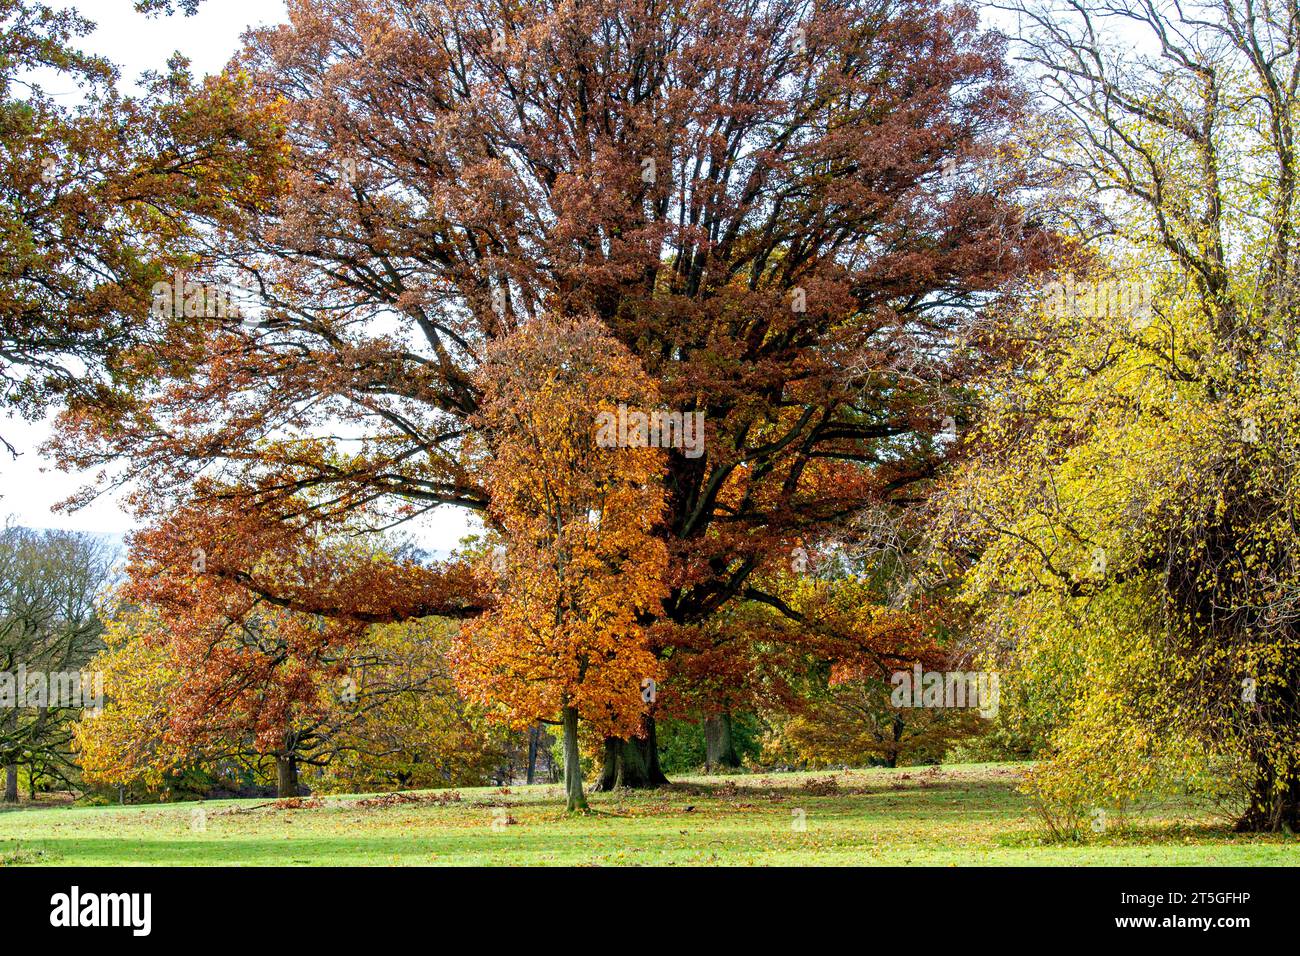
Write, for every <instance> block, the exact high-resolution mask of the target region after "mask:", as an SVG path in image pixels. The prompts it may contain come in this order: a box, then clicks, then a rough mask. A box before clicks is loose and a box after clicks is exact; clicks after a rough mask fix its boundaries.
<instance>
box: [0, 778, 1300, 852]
mask: <svg viewBox="0 0 1300 956" xmlns="http://www.w3.org/2000/svg"><path fill="white" fill-rule="evenodd" d="M1019 773H1020V770H1019V768H1017V767H1015V766H1014V765H997V764H978V765H965V766H954V767H945V768H943V769H942V770H941V771H935V770H925V769H923V768H910V769H905V770H855V771H844V772H840V773H836V774H830V773H815V774H806V773H791V774H753V775H734V776H726V777H686V778H680V779H678V780H676V781H675V782H674V784H673V786H671V787H668V788H664V789H661V790H657V791H649V792H623V793H616V794H595V795H593V796H592V798H591V803H592V809H593V810H594V811H595V812H594V813H592V814H590V815H587V816H572V817H570V816H566V815H565V814H564V812H563V809H562V800H563V795H562V792H561V789H560V788H559V787H558V786H536V787H515V788H512V789H511V790H509V792H503V791H501V790H495V789H465V790H461V791H460V796H461V799H460V801H459V802H450V803H445V804H439V803H436V802H433V800H432V797H434V796H436V795H437V792H436V791H432V792H428V793H426V794H425V795H424V796H425V798H424V799H422V800H420V801H419V802H400V803H394V804H392V805H370V806H365V805H359V804H358V802H357V801H358V797H355V796H347V797H325V798H323V805H322V806H319V807H310V808H305V809H284V808H280V807H277V806H275V805H274V803H273V802H269V801H266V800H219V801H209V802H206V803H204V804H202V807H203V811H204V813H205V814H206V829H203V830H202V831H196V830H195V829H193V828H192V827H191V821H192V816H193V813H194V810H195V808H196V807H198V806H199V804H194V803H181V804H156V805H149V806H131V807H61V808H48V809H18V810H11V811H8V812H3V813H0V864H10V865H43V864H44V865H49V864H53V865H67V866H78V865H84V866H100V865H105V866H106V865H121V864H134V865H151V864H168V865H176V864H182V865H184V864H189V865H250V866H289V865H311V864H317V865H319V864H332V865H349V866H356V865H361V866H364V865H389V864H396V865H452V864H461V865H463V864H474V865H524V864H527V865H548V864H550V865H554V864H578V865H598V866H617V865H636V864H640V865H675V866H697V865H714V864H721V865H733V866H755V865H757V866H763V865H809V864H813V865H886V866H947V865H963V866H970V865H1067V866H1070V865H1166V866H1167V865H1191V864H1196V865H1237V866H1243V865H1290V866H1294V865H1296V864H1297V863H1300V852H1298V851H1300V838H1295V837H1290V836H1285V835H1279V836H1240V835H1234V834H1231V833H1229V832H1227V831H1226V830H1225V829H1224V828H1223V827H1222V826H1219V825H1216V824H1214V823H1212V822H1211V821H1210V820H1208V819H1207V818H1205V817H1203V816H1201V817H1198V816H1196V815H1195V814H1194V813H1193V812H1192V810H1191V808H1190V807H1185V806H1184V807H1179V806H1165V807H1163V808H1161V809H1159V810H1157V811H1148V812H1147V813H1145V814H1143V815H1141V816H1131V817H1129V818H1128V819H1127V820H1125V821H1123V822H1122V824H1121V825H1118V826H1113V827H1111V828H1109V829H1108V830H1107V831H1106V832H1105V833H1103V834H1100V835H1092V834H1090V835H1089V836H1090V839H1089V840H1088V842H1086V843H1081V844H1050V843H1046V842H1043V841H1042V840H1041V839H1039V838H1038V836H1037V835H1036V832H1035V828H1034V820H1033V814H1032V811H1031V808H1030V806H1029V803H1028V800H1027V799H1026V798H1025V797H1024V796H1022V795H1020V794H1019V793H1017V792H1016V790H1015V787H1016V783H1017V781H1018V777H1019ZM829 776H833V777H834V778H835V785H836V789H835V790H834V791H832V792H825V790H826V788H825V787H817V786H814V787H812V788H811V790H810V789H808V785H809V783H810V782H811V781H825V779H826V778H827V777H829ZM795 810H802V811H803V814H804V820H805V821H806V824H807V829H806V831H804V832H798V831H797V830H796V829H795V828H794V826H793V822H794V820H795V814H794V812H793V811H795ZM507 816H508V817H509V818H510V819H511V820H513V821H515V822H513V823H509V824H503V823H502V822H500V821H501V820H502V819H503V818H504V817H507ZM494 820H495V821H497V825H496V826H495V827H494V825H493V823H494Z"/></svg>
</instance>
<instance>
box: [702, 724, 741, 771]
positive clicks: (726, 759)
mask: <svg viewBox="0 0 1300 956" xmlns="http://www.w3.org/2000/svg"><path fill="white" fill-rule="evenodd" d="M704 765H705V766H706V767H707V768H708V769H709V770H715V769H717V768H718V767H733V768H734V767H739V766H740V755H739V754H737V753H736V745H735V743H734V742H733V740H732V738H731V714H730V712H728V711H725V710H724V711H723V712H722V713H721V714H719V715H718V716H716V717H706V718H705V719H704Z"/></svg>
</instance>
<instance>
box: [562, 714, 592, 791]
mask: <svg viewBox="0 0 1300 956" xmlns="http://www.w3.org/2000/svg"><path fill="white" fill-rule="evenodd" d="M563 720H564V793H565V796H566V797H567V798H568V802H567V804H566V809H567V810H568V811H569V812H570V813H573V812H574V811H577V810H586V809H587V796H586V794H584V793H583V792H582V758H581V756H580V755H579V754H578V709H577V708H576V707H565V708H564V713H563Z"/></svg>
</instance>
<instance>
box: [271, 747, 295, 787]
mask: <svg viewBox="0 0 1300 956" xmlns="http://www.w3.org/2000/svg"><path fill="white" fill-rule="evenodd" d="M275 778H276V781H275V782H276V794H277V796H280V797H296V796H298V758H296V757H295V756H294V755H293V754H291V753H289V754H276V755H275Z"/></svg>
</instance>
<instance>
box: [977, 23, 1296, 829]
mask: <svg viewBox="0 0 1300 956" xmlns="http://www.w3.org/2000/svg"><path fill="white" fill-rule="evenodd" d="M1023 13H1024V14H1025V16H1026V17H1027V18H1028V22H1029V23H1031V24H1032V25H1033V26H1034V29H1033V30H1031V31H1030V33H1029V35H1028V39H1027V40H1026V44H1027V46H1026V49H1027V53H1026V56H1027V58H1028V59H1029V60H1031V61H1032V62H1033V63H1035V64H1037V65H1038V67H1039V68H1040V69H1041V76H1042V82H1043V89H1044V91H1045V94H1046V95H1047V96H1048V97H1050V98H1051V99H1052V100H1053V102H1054V103H1055V104H1056V107H1057V109H1056V113H1057V117H1058V119H1059V121H1060V129H1061V131H1062V136H1063V139H1062V142H1061V144H1060V148H1059V149H1058V150H1056V151H1055V156H1056V159H1057V161H1058V162H1059V163H1060V164H1061V166H1062V168H1063V169H1064V170H1065V171H1066V172H1068V173H1070V174H1072V176H1073V177H1074V179H1073V181H1074V182H1076V183H1078V184H1080V186H1081V187H1082V188H1077V189H1076V194H1077V195H1078V196H1080V197H1082V198H1084V199H1085V200H1086V201H1085V202H1082V203H1080V204H1079V215H1078V216H1077V217H1076V221H1077V222H1080V223H1086V224H1088V225H1087V226H1086V229H1087V232H1089V233H1092V234H1097V233H1100V234H1101V235H1105V236H1109V237H1110V238H1111V241H1109V242H1105V243H1097V244H1096V246H1095V247H1094V251H1095V252H1096V253H1097V255H1096V256H1095V257H1094V259H1093V261H1092V262H1091V263H1088V262H1082V263H1080V264H1079V269H1078V271H1077V273H1076V274H1075V275H1074V276H1072V277H1071V276H1066V277H1065V278H1066V280H1067V282H1066V284H1065V285H1064V286H1057V287H1056V288H1055V289H1054V290H1053V291H1052V292H1051V294H1050V295H1048V296H1047V297H1046V298H1045V301H1043V302H1041V303H1039V304H1038V306H1037V307H1032V308H1029V309H1027V310H1026V311H1025V313H1024V314H1022V315H1018V316H1010V317H1008V318H1007V320H1006V322H1005V323H1004V324H1003V325H1002V326H1001V327H1000V329H999V330H998V331H997V333H996V335H997V337H998V338H999V339H1000V340H1001V341H1002V342H1003V343H1004V345H1005V348H1006V359H1007V360H1006V362H1005V363H1004V365H1003V367H1002V369H1001V370H1000V373H999V374H998V375H997V376H996V378H995V379H994V380H992V381H990V382H989V383H987V388H986V394H987V395H989V396H990V401H989V404H988V407H987V410H986V414H985V421H984V423H983V424H982V426H981V428H980V429H979V431H978V432H977V433H976V436H975V440H974V441H973V442H972V443H971V446H970V447H971V450H972V455H973V458H972V460H971V462H970V464H969V466H968V467H967V468H966V469H965V471H964V477H963V480H962V481H961V482H960V483H959V484H958V486H957V488H956V491H955V493H954V495H953V497H952V499H951V501H952V504H953V509H952V514H953V515H956V516H958V517H956V518H955V520H954V523H953V525H952V526H951V530H952V533H953V540H954V541H955V542H956V543H957V545H958V551H959V553H961V554H972V553H973V554H978V555H979V559H978V561H977V563H976V564H975V567H974V569H973V570H972V572H971V574H970V576H969V582H970V587H971V591H972V593H973V594H974V595H976V596H977V597H979V599H980V600H982V601H984V602H986V603H987V605H988V609H989V611H990V619H991V622H992V624H993V626H994V627H995V628H996V630H997V633H998V634H999V641H1000V643H1003V644H1004V645H1006V644H1009V645H1011V646H1012V647H1014V648H1016V649H1017V650H1018V655H1017V658H1018V660H1019V665H1020V666H1019V667H1018V668H1017V669H1018V670H1019V671H1020V673H1021V674H1022V675H1024V674H1030V677H1031V679H1033V680H1034V681H1036V682H1037V683H1039V684H1042V683H1047V682H1048V680H1047V679H1046V678H1045V677H1044V676H1043V674H1044V671H1050V672H1052V673H1054V674H1057V675H1059V677H1060V680H1059V681H1058V683H1060V684H1061V685H1062V687H1061V688H1060V691H1059V692H1060V694H1061V699H1062V700H1063V701H1064V703H1063V704H1062V710H1063V711H1064V712H1066V713H1068V714H1070V715H1071V719H1070V720H1069V721H1067V722H1066V724H1065V726H1064V727H1063V728H1058V730H1059V734H1058V737H1057V738H1056V740H1055V744H1054V746H1055V748H1056V751H1057V759H1056V760H1055V761H1054V762H1053V763H1051V764H1049V765H1048V767H1047V768H1046V772H1045V776H1044V779H1045V780H1046V781H1047V784H1045V790H1046V791H1047V792H1048V794H1049V795H1051V796H1053V797H1056V798H1060V799H1061V800H1062V802H1066V803H1068V802H1069V801H1070V800H1075V801H1086V800H1087V799H1089V798H1091V799H1094V800H1095V801H1096V803H1097V804H1100V803H1101V802H1102V801H1104V800H1109V799H1113V798H1115V797H1126V798H1131V797H1135V796H1137V795H1139V794H1140V793H1141V791H1142V789H1143V788H1145V787H1149V786H1152V785H1154V784H1156V783H1159V782H1161V781H1160V780H1159V779H1158V777H1159V776H1160V774H1157V773H1155V772H1154V771H1155V770H1156V769H1157V768H1159V769H1160V770H1161V771H1162V772H1163V773H1164V775H1165V782H1167V781H1168V779H1169V776H1170V775H1171V774H1179V775H1181V776H1182V777H1183V778H1186V777H1191V776H1195V775H1196V774H1195V772H1196V771H1199V772H1201V773H1203V772H1205V770H1206V769H1207V768H1206V758H1207V757H1209V758H1214V759H1217V760H1220V761H1226V762H1228V763H1229V764H1230V765H1231V766H1232V769H1233V770H1234V771H1235V773H1234V776H1235V777H1236V779H1237V780H1239V781H1240V782H1241V783H1242V785H1243V800H1242V803H1241V806H1240V808H1239V811H1240V815H1239V826H1240V827H1241V828H1242V829H1248V830H1277V829H1280V828H1283V827H1290V828H1292V829H1295V828H1297V827H1298V826H1300V634H1298V632H1297V605H1296V603H1295V600H1296V595H1297V593H1300V592H1297V581H1298V580H1300V579H1298V578H1297V566H1296V556H1297V554H1300V540H1298V539H1297V536H1296V527H1297V520H1296V519H1297V514H1296V501H1297V497H1296V489H1297V481H1298V480H1300V472H1297V468H1296V463H1295V456H1294V451H1293V450H1294V447H1295V440H1296V439H1295V436H1296V434H1297V426H1298V423H1297V417H1296V407H1297V405H1296V401H1295V395H1296V387H1297V379H1296V374H1295V372H1296V367H1297V358H1298V356H1297V346H1298V344H1300V343H1298V342H1297V338H1296V323H1295V316H1296V306H1297V298H1296V289H1297V283H1296V279H1297V268H1298V266H1297V259H1296V256H1295V249H1294V247H1295V235H1294V232H1295V222H1296V214H1297V205H1296V202H1297V197H1296V186H1295V183H1296V152H1295V142H1294V122H1295V117H1296V115H1297V108H1298V107H1300V103H1298V101H1297V91H1298V89H1300V53H1298V52H1297V51H1298V50H1300V17H1298V16H1297V8H1296V6H1295V4H1294V3H1290V4H1283V5H1281V6H1279V7H1276V8H1274V7H1270V6H1268V5H1254V4H1250V3H1245V4H1242V3H1238V2H1236V0H1215V2H1212V3H1207V4H1204V5H1198V6H1197V7H1196V8H1195V10H1190V9H1184V8H1183V7H1181V6H1178V5H1174V4H1169V5H1163V4H1155V3H1130V2H1128V0H1100V2H1084V3H1070V4H1069V5H1068V8H1065V7H1062V8H1053V7H1050V6H1049V7H1039V6H1032V7H1028V8H1026V9H1025V10H1024V11H1023ZM1120 24H1122V25H1123V26H1124V27H1125V29H1126V30H1128V31H1132V30H1135V29H1137V30H1141V31H1142V33H1143V35H1144V36H1145V37H1146V39H1147V41H1148V42H1149V43H1150V45H1151V46H1150V49H1151V51H1153V52H1158V54H1159V55H1158V56H1148V55H1146V54H1145V53H1144V52H1143V48H1142V47H1141V46H1140V45H1136V44H1134V42H1133V40H1132V38H1131V35H1130V36H1125V37H1124V38H1123V39H1120V38H1118V37H1117V36H1116V35H1115V34H1114V33H1113V31H1112V30H1111V29H1110V28H1111V27H1112V26H1115V25H1120ZM1087 187H1092V189H1091V190H1090V189H1088V188H1087ZM1034 672H1036V674H1037V676H1034ZM1078 675H1086V678H1087V679H1086V680H1085V679H1082V677H1081V676H1078ZM1053 679H1055V678H1053Z"/></svg>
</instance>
